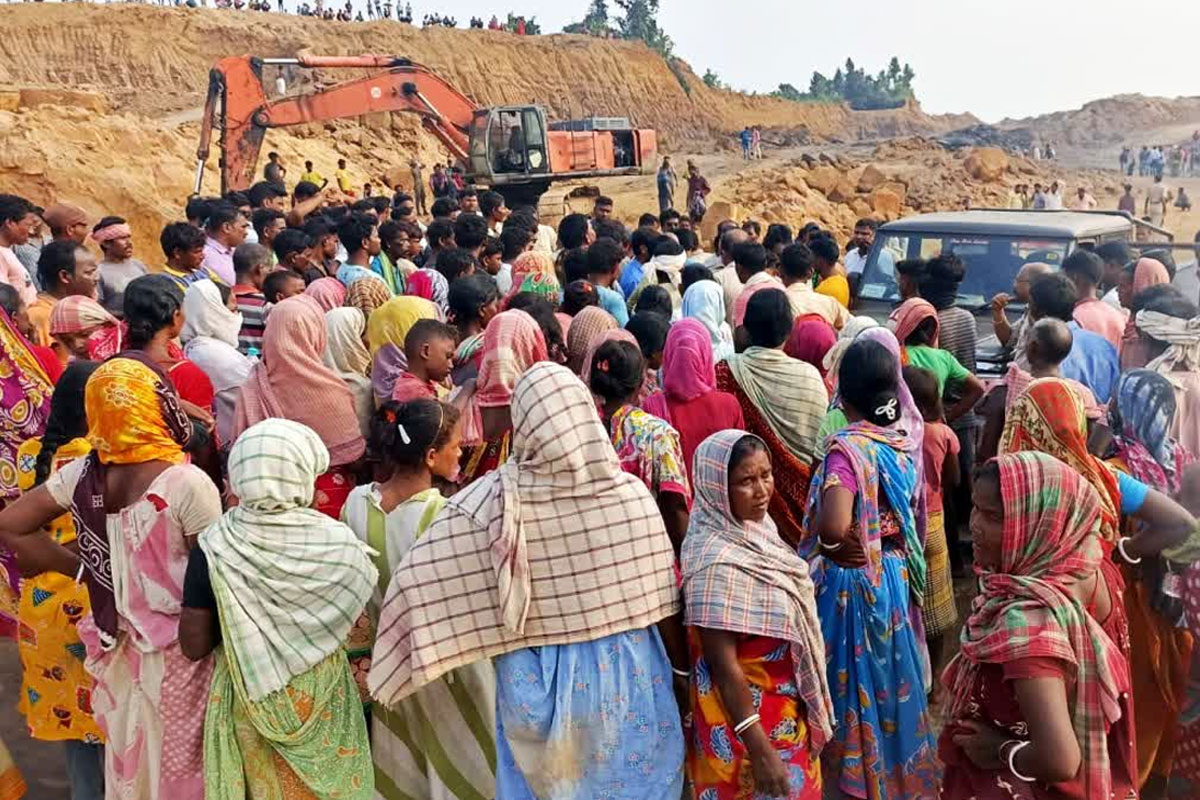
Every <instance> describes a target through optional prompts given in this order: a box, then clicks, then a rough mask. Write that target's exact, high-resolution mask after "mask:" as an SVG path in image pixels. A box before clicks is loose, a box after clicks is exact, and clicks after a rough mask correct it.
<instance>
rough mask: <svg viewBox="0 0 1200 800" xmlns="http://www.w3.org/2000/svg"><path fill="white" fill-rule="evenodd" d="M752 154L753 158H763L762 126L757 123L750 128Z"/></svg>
mask: <svg viewBox="0 0 1200 800" xmlns="http://www.w3.org/2000/svg"><path fill="white" fill-rule="evenodd" d="M750 156H751V158H756V159H758V158H762V157H763V154H762V128H760V127H758V126H757V125H755V126H754V127H753V128H751V129H750Z"/></svg>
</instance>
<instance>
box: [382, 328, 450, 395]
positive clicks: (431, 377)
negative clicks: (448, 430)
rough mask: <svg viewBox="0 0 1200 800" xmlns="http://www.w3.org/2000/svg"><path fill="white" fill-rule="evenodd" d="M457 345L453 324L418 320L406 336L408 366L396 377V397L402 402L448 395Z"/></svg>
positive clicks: (405, 352) (394, 390) (393, 391)
mask: <svg viewBox="0 0 1200 800" xmlns="http://www.w3.org/2000/svg"><path fill="white" fill-rule="evenodd" d="M457 347H458V345H457V342H456V336H455V330H454V328H453V327H451V326H450V325H447V324H446V323H444V322H439V321H438V320H436V319H422V320H417V322H416V323H415V324H414V325H413V326H412V329H411V330H409V332H408V335H407V336H405V337H404V357H405V359H406V360H407V361H408V369H406V370H405V371H404V372H402V373H400V377H398V378H396V385H395V388H393V389H392V399H393V400H396V401H399V402H405V401H407V400H416V399H418V398H421V397H427V398H429V399H431V400H441V399H444V398H445V396H446V395H447V394H449V392H448V390H447V389H446V378H448V377H449V376H450V370H451V369H452V368H453V366H454V352H455V350H456V349H457Z"/></svg>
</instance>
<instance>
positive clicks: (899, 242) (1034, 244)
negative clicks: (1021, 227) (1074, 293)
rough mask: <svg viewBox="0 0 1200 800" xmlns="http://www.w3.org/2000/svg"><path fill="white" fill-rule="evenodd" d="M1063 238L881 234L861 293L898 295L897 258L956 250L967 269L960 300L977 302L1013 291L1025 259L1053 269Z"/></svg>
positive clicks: (1059, 258)
mask: <svg viewBox="0 0 1200 800" xmlns="http://www.w3.org/2000/svg"><path fill="white" fill-rule="evenodd" d="M1069 245H1070V242H1069V241H1068V240H1066V239H1034V238H1018V237H1004V236H971V235H963V234H953V235H949V234H947V235H941V234H907V235H903V236H900V235H890V236H886V235H885V236H881V237H879V240H878V246H877V247H876V248H875V249H874V250H873V251H872V252H871V255H870V257H869V258H868V260H867V265H866V268H865V269H864V270H863V279H862V285H861V288H860V289H859V295H860V296H861V297H862V298H864V299H867V300H886V301H889V302H895V301H897V300H899V299H900V292H899V288H898V286H897V283H896V274H895V266H894V265H895V263H896V262H897V261H901V260H903V259H906V258H926V259H928V258H932V257H934V256H936V255H939V254H941V253H943V252H951V253H954V254H955V255H957V256H958V257H959V258H961V259H962V260H963V262H964V263H965V264H966V268H967V273H966V277H965V278H964V279H963V282H962V286H961V287H959V292H958V304H959V305H960V306H963V307H965V308H971V309H975V308H979V307H981V306H984V305H986V304H987V303H989V302H991V299H992V298H993V297H995V296H996V295H997V294H999V293H1000V292H1011V291H1012V285H1013V279H1014V278H1016V276H1017V272H1018V270H1020V269H1021V267H1022V266H1023V265H1025V264H1028V263H1031V262H1034V261H1042V262H1045V263H1047V264H1049V265H1050V266H1052V267H1054V268H1055V269H1057V268H1058V267H1059V266H1060V265H1061V264H1062V262H1063V259H1064V258H1065V257H1066V255H1067V249H1068V247H1069Z"/></svg>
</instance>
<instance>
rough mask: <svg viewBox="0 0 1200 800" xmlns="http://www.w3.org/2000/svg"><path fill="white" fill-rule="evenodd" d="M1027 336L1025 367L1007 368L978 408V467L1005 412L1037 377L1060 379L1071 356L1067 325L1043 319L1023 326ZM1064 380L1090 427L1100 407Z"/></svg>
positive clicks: (993, 446) (991, 450)
mask: <svg viewBox="0 0 1200 800" xmlns="http://www.w3.org/2000/svg"><path fill="white" fill-rule="evenodd" d="M1027 333H1028V335H1027V337H1026V338H1027V340H1028V341H1027V344H1026V345H1025V352H1024V356H1025V360H1026V361H1028V362H1029V368H1028V369H1024V368H1022V369H1018V370H1012V369H1010V370H1009V372H1008V374H1007V375H1005V377H1004V382H1003V383H1001V384H1000V385H999V386H997V387H996V388H995V389H993V390H992V391H991V392H989V393H988V395H987V397H985V398H984V399H983V401H982V402H981V403H980V405H979V415H980V416H982V417H983V435H982V437H981V439H980V446H979V451H978V453H976V457H977V459H978V463H981V464H982V463H983V462H984V461H986V460H987V459H989V458H991V457H992V456H994V455H996V450H997V448H998V446H999V444H1000V436H1001V434H1002V433H1003V432H1004V420H1005V418H1006V416H1007V412H1008V409H1009V408H1011V407H1012V404H1013V403H1014V402H1016V400H1017V398H1018V397H1020V396H1021V395H1022V394H1024V393H1025V391H1026V390H1027V389H1028V388H1029V384H1030V383H1032V382H1033V381H1035V380H1037V379H1038V378H1062V377H1063V376H1062V370H1061V366H1062V363H1063V361H1065V360H1066V359H1067V356H1069V355H1071V345H1072V344H1073V343H1074V336H1073V335H1072V333H1071V329H1070V328H1069V327H1067V323H1065V322H1063V321H1062V320H1060V319H1055V318H1053V317H1043V318H1042V319H1039V320H1038V321H1037V322H1034V323H1031V324H1030V325H1029V326H1028V327H1027ZM1064 380H1065V381H1066V383H1067V384H1068V385H1069V386H1070V387H1071V388H1072V389H1073V390H1074V391H1075V393H1076V394H1078V395H1079V399H1080V401H1081V402H1082V403H1083V408H1084V413H1085V414H1086V415H1087V418H1088V423H1089V427H1090V425H1091V423H1092V422H1094V421H1096V420H1098V419H1100V418H1101V417H1102V416H1103V413H1104V408H1103V407H1102V406H1101V405H1100V404H1099V403H1097V402H1096V396H1095V395H1094V394H1092V391H1091V390H1090V389H1088V388H1087V387H1086V386H1084V385H1083V384H1082V383H1079V382H1078V381H1074V380H1071V379H1069V378H1066V379H1064Z"/></svg>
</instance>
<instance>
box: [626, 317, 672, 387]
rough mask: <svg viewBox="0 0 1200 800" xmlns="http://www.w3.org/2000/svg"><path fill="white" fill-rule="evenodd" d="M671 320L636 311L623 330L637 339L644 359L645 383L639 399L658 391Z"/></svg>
mask: <svg viewBox="0 0 1200 800" xmlns="http://www.w3.org/2000/svg"><path fill="white" fill-rule="evenodd" d="M670 329H671V320H670V318H669V317H664V316H663V315H662V314H659V313H657V312H654V311H638V312H637V313H635V314H634V315H633V316H632V317H630V318H629V324H628V325H626V326H625V330H627V331H629V332H630V333H632V334H633V338H634V339H637V343H638V348H639V349H641V351H642V357H643V358H645V359H646V382H645V384H643V386H642V394H641V397H649V396H650V395H652V394H654V393H655V392H657V391H658V387H659V382H658V371H659V370H660V369H661V368H662V362H663V350H664V349H665V348H666V346H667V331H669V330H670Z"/></svg>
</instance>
